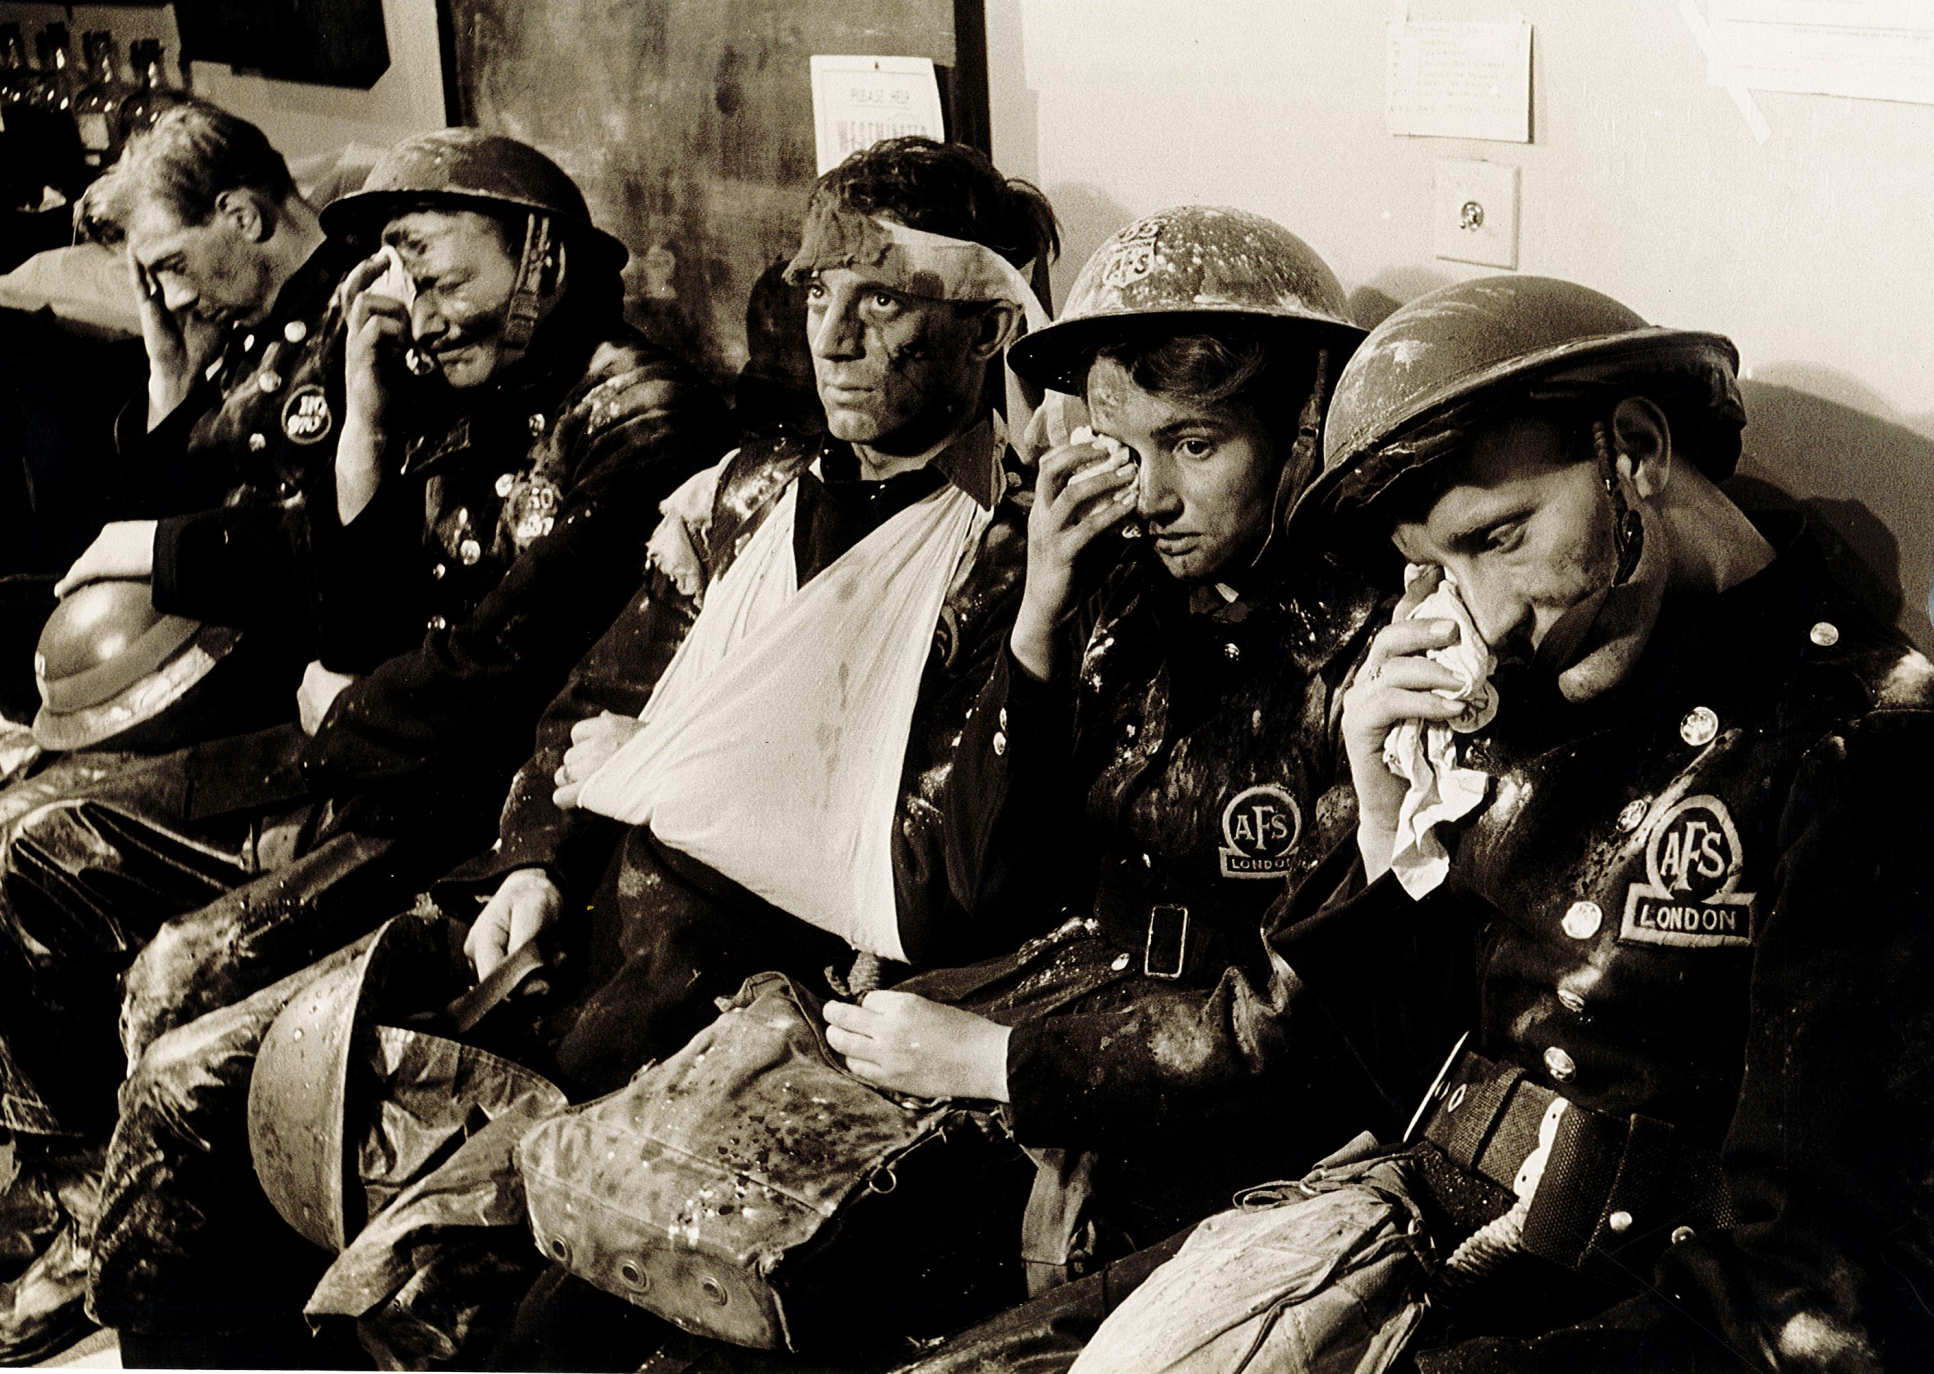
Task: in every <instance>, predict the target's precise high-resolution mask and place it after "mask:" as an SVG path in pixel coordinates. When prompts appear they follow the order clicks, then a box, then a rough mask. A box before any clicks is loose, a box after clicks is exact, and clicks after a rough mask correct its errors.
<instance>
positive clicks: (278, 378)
mask: <svg viewBox="0 0 1934 1374" xmlns="http://www.w3.org/2000/svg"><path fill="white" fill-rule="evenodd" d="M255 384H256V385H257V386H258V387H260V388H262V393H263V394H264V395H267V394H268V393H269V392H271V391H279V390H281V389H282V374H281V373H280V372H274V371H270V372H264V373H263V374H262V375H261V376H260V377H257V378H256V379H255Z"/></svg>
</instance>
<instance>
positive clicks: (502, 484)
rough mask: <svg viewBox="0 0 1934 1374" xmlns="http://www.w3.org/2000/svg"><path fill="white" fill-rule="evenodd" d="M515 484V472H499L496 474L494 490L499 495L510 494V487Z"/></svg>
mask: <svg viewBox="0 0 1934 1374" xmlns="http://www.w3.org/2000/svg"><path fill="white" fill-rule="evenodd" d="M516 484H517V474H516V473H514V472H505V473H499V474H498V476H497V485H496V492H497V494H498V495H499V496H508V495H510V489H511V488H512V487H513V486H515V485H516Z"/></svg>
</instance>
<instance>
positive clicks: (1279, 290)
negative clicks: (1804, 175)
mask: <svg viewBox="0 0 1934 1374" xmlns="http://www.w3.org/2000/svg"><path fill="white" fill-rule="evenodd" d="M77 225H78V227H79V229H80V231H81V232H82V233H83V234H84V235H86V236H87V237H89V238H91V239H92V240H94V241H96V242H98V243H101V244H104V245H108V246H109V247H111V248H112V249H113V250H114V251H115V252H117V253H119V254H120V255H122V256H123V257H124V258H125V260H126V264H127V273H128V280H129V287H130V290H131V291H132V292H133V293H134V295H135V298H136V299H137V300H138V302H139V306H140V318H141V323H142V336H143V344H144V347H145V352H146V355H147V382H146V387H145V390H144V391H143V392H142V393H141V394H138V395H136V396H134V397H132V398H131V399H130V400H129V401H128V403H127V405H126V406H125V408H123V409H122V410H121V411H120V412H119V413H118V414H114V415H106V414H104V415H103V416H102V420H101V429H102V439H101V442H102V445H103V447H104V448H111V453H110V454H109V455H107V456H106V457H104V458H103V460H102V477H101V479H100V482H99V486H100V488H101V496H100V500H101V502H102V509H103V511H104V513H105V514H107V515H110V516H111V517H112V518H111V519H108V520H107V521H106V523H105V524H104V526H103V527H102V529H101V531H100V534H99V537H98V538H96V539H95V540H94V542H93V543H92V544H91V546H89V547H88V548H87V550H86V551H85V552H84V553H83V554H82V555H81V556H80V558H79V559H78V560H77V561H76V562H75V563H74V564H73V566H72V567H71V568H70V569H69V570H68V571H67V572H66V573H65V575H64V576H62V577H61V579H60V581H59V583H58V586H57V591H58V593H59V596H60V600H59V603H58V605H57V606H56V607H55V609H54V610H53V612H52V615H51V617H50V618H49V619H48V620H47V623H46V626H45V628H44V629H43V630H42V631H41V635H40V642H39V648H38V652H37V657H36V664H35V667H36V674H37V680H38V685H39V689H40V695H41V706H40V710H39V714H38V715H37V717H36V718H35V719H34V721H33V722H32V726H31V731H32V741H33V747H31V748H29V749H26V750H24V751H21V750H14V751H12V752H9V753H7V754H6V755H5V761H6V768H7V770H8V771H7V773H6V775H5V777H6V782H5V787H4V790H0V980H3V982H4V986H3V987H0V991H3V992H4V994H5V995H4V996H0V1113H3V1114H4V1119H0V1126H4V1129H5V1133H6V1140H7V1145H8V1153H9V1154H10V1156H11V1159H10V1165H9V1167H7V1168H6V1169H5V1170H4V1171H0V1175H4V1177H5V1183H4V1191H3V1192H0V1358H4V1359H5V1360H6V1361H7V1362H10V1363H31V1362H34V1361H36V1360H40V1359H44V1358H47V1357H49V1356H50V1355H52V1354H54V1353H56V1352H58V1351H60V1350H62V1349H64V1348H65V1347H67V1346H69V1345H71V1344H72V1343H74V1342H75V1341H76V1340H78V1339H79V1338H81V1337H82V1336H83V1335H84V1334H86V1333H87V1332H89V1331H91V1330H92V1329H93V1328H94V1327H95V1326H97V1325H99V1326H106V1327H111V1328H113V1329H114V1331H115V1332H116V1334H117V1337H118V1340H119V1345H120V1352H121V1358H122V1360H123V1362H124V1363H125V1364H127V1365H128V1366H203V1367H291V1366H295V1367H302V1366H307V1367H344V1368H357V1367H362V1368H368V1367H380V1368H390V1369H487V1368H500V1369H565V1370H572V1369H577V1370H597V1369H610V1370H636V1369H649V1370H661V1371H693V1372H695V1374H696V1372H700V1371H704V1372H707V1374H732V1372H734V1371H757V1372H759V1374H764V1372H765V1371H799V1372H801V1374H804V1372H805V1371H853V1372H854V1374H871V1372H872V1371H886V1370H899V1369H907V1370H918V1371H921V1374H941V1371H947V1372H948V1374H1039V1372H1043V1371H1065V1370H1070V1369H1072V1370H1075V1371H1078V1374H1158V1372H1160V1371H1189V1372H1190V1374H1225V1372H1226V1374H1235V1371H1243V1370H1248V1371H1259V1372H1260V1371H1271V1372H1272V1374H1290V1372H1294V1371H1308V1372H1309V1374H1331V1372H1332V1371H1355V1372H1356V1374H1377V1371H1384V1370H1395V1371H1406V1372H1407V1374H1477V1371H1527V1372H1528V1371H1566V1372H1567V1374H1570V1372H1571V1371H1587V1372H1588V1374H1590V1372H1596V1371H1603V1372H1604V1374H1614V1372H1618V1374H1627V1372H1629V1374H1637V1372H1638V1371H1646V1372H1648V1374H1652V1372H1664V1374H1678V1372H1683V1374H1708V1372H1710V1374H1722V1372H1724V1374H1732V1372H1733V1371H1737V1370H1741V1369H1749V1370H1767V1371H1784V1370H1797V1371H1819V1372H1820V1374H1865V1372H1866V1371H1882V1370H1901V1369H1911V1368H1918V1367H1921V1366H1922V1365H1924V1364H1925V1363H1926V1362H1927V1360H1928V1359H1929V1358H1930V1357H1931V1356H1934V1316H1931V1315H1930V1303H1934V920H1930V914H1931V913H1934V845H1930V844H1929V842H1928V837H1929V836H1930V834H1934V790H1930V788H1929V787H1928V786H1927V779H1928V778H1929V777H1930V776H1934V666H1930V664H1929V662H1928V661H1927V660H1926V659H1925V658H1923V657H1922V656H1921V655H1920V654H1919V653H1918V652H1916V651H1915V650H1914V649H1913V648H1912V647H1911V646H1910V645H1909V643H1908V642H1907V640H1906V639H1905V638H1903V636H1902V635H1901V634H1900V633H1899V632H1898V631H1897V630H1896V629H1894V628H1893V627H1892V626H1891V625H1889V624H1886V623H1883V622H1882V621H1881V620H1880V619H1878V618H1877V617H1875V616H1874V615H1873V614H1871V613H1870V612H1869V610H1867V609H1866V608H1865V603H1864V601H1863V599H1862V597H1861V596H1860V595H1859V594H1858V593H1857V592H1856V591H1854V590H1851V588H1854V587H1857V586H1859V585H1861V579H1862V577H1863V576H1864V574H1863V572H1862V570H1860V569H1858V568H1854V567H1850V566H1848V565H1847V564H1846V562H1845V558H1846V555H1845V553H1844V550H1843V548H1842V546H1840V545H1839V544H1838V543H1837V542H1835V541H1833V540H1831V539H1830V538H1828V537H1827V536H1826V535H1825V534H1824V533H1823V532H1821V531H1819V530H1817V529H1811V528H1809V527H1808V526H1807V523H1806V521H1805V519H1804V517H1803V516H1802V515H1801V513H1800V512H1799V511H1798V510H1797V509H1796V508H1795V507H1793V506H1792V505H1791V504H1790V503H1782V504H1777V505H1772V504H1767V503H1765V502H1760V503H1755V504H1754V508H1753V509H1750V510H1748V509H1745V508H1742V506H1741V505H1740V504H1737V503H1736V502H1735V499H1734V497H1733V496H1730V495H1728V487H1727V486H1726V484H1727V482H1728V479H1729V478H1730V477H1731V476H1732V473H1733V469H1734V466H1735V464H1736V463H1737V461H1738V459H1739V456H1740V436H1741V429H1742V426H1743V425H1744V422H1745V418H1746V417H1745V411H1744V407H1743V403H1742V400H1741V393H1740V389H1739V385H1738V380H1737V378H1738V370H1739V359H1738V355H1737V352H1736V350H1735V349H1734V347H1733V345H1732V344H1731V342H1730V341H1728V340H1727V339H1726V338H1724V337H1722V336H1720V335H1717V334H1711V333H1702V332H1694V331H1689V330H1682V329H1672V328H1662V327H1657V326H1653V325H1650V324H1648V323H1647V322H1646V321H1645V320H1644V319H1642V318H1641V317H1640V316H1639V315H1637V314H1636V313H1634V312H1633V311H1632V310H1630V309H1628V308H1627V307H1625V306H1624V305H1622V304H1620V303H1619V302H1617V301H1614V300H1612V299H1610V298H1608V297H1606V296H1603V295H1601V294H1599V293H1597V292H1595V291H1592V290H1590V289H1587V288H1586V287H1584V286H1580V285H1576V284H1573V283H1570V282H1565V281H1558V280H1554V279H1550V278H1542V277H1534V276H1516V275H1511V276H1492V277H1480V278H1477V279H1474V280H1470V281H1465V282H1461V283H1458V284H1454V285H1451V286H1446V287H1443V288H1441V289H1439V290H1436V291H1433V292H1430V293H1429V294H1426V295H1424V296H1422V297H1420V298H1418V299H1416V300H1414V301H1412V302H1410V303H1409V304H1408V305H1405V306H1402V307H1401V308H1399V309H1397V310H1396V311H1395V312H1394V313H1393V314H1391V315H1389V316H1388V317H1387V318H1385V319H1384V320H1383V321H1382V322H1381V323H1380V324H1378V325H1377V327H1376V328H1375V329H1373V330H1370V331H1368V332H1367V333H1366V331H1365V330H1364V329H1362V328H1360V327H1359V326H1358V325H1357V324H1356V323H1354V322H1353V320H1352V317H1351V311H1350V308H1349V305H1348V302H1347V299H1346V296H1345V293H1344V290H1343V288H1342V287H1341V285H1340V284H1339V283H1338V280H1337V278H1336V276H1335V274H1334V273H1333V272H1332V271H1331V270H1330V268H1329V267H1328V266H1327V265H1326V264H1325V263H1324V261H1323V260H1322V259H1321V258H1320V257H1318V256H1317V255H1316V253H1314V252H1313V251H1312V250H1311V249H1310V248H1309V247H1308V246H1307V245H1306V244H1305V243H1304V242H1303V241H1302V240H1301V239H1299V238H1298V237H1296V236H1295V235H1294V234H1292V233H1291V232H1290V231H1289V230H1288V229H1286V228H1284V227H1282V226H1280V225H1278V224H1276V223H1274V222H1272V221H1270V220H1268V219H1265V218H1263V217H1261V216H1258V215H1256V214H1252V213H1249V212H1246V211H1243V210H1237V209H1229V208H1220V207H1212V206H1181V207H1177V208H1174V209H1170V210H1166V211H1162V212H1160V213H1157V214H1154V215H1150V216H1148V217H1146V218H1143V219H1140V220H1137V221H1136V222H1134V223H1132V224H1129V225H1127V226H1126V227H1124V228H1122V229H1121V230H1120V231H1119V232H1117V233H1115V234H1114V235H1113V236H1112V237H1111V238H1109V239H1108V240H1107V241H1106V242H1105V243H1103V244H1102V246H1101V247H1100V248H1099V249H1098V250H1097V251H1096V252H1095V254H1094V256H1093V257H1092V258H1091V259H1090V260H1089V261H1088V262H1087V263H1086V265H1085V266H1083V267H1082V269H1081V271H1080V273H1079V274H1078V275H1077V276H1076V278H1075V279H1074V282H1073V286H1072V288H1071V289H1070V291H1069V294H1068V298H1067V301H1066V304H1065V307H1064V309H1063V310H1062V312H1061V314H1060V316H1059V317H1058V318H1054V319H1051V318H1050V316H1049V313H1048V311H1047V310H1046V309H1045V308H1044V306H1043V304H1042V302H1041V300H1040V299H1039V298H1038V296H1037V294H1036V291H1035V289H1034V287H1033V286H1032V285H1031V284H1030V283H1031V281H1037V280H1045V277H1044V275H1043V273H1044V269H1045V267H1046V265H1047V263H1048V262H1049V261H1051V260H1052V258H1053V257H1054V255H1055V254H1056V253H1057V251H1058V249H1059V237H1058V230H1057V226H1056V221H1055V217H1054V213H1053V211H1052V209H1051V208H1050V206H1049V204H1048V202H1047V200H1046V199H1045V198H1044V197H1043V196H1042V194H1041V193H1040V192H1039V191H1038V190H1036V189H1035V188H1034V187H1032V186H1030V185H1028V184H1027V183H1025V182H1023V181H1019V180H1014V179H1010V178H1007V177H1004V176H1003V175H1002V174H1001V173H1000V172H999V171H998V170H997V169H996V168H995V167H994V165H993V164H992V163H991V162H990V161H989V160H988V158H987V157H986V156H985V155H984V154H982V153H980V152H978V151H975V150H973V149H970V148H968V147H965V146H961V145H954V144H944V143H937V142H934V141H931V140H928V139H924V138H917V137H909V138H900V139H894V140H889V141H886V142H882V143H879V144H875V145H874V146H872V147H871V148H868V149H866V150H863V151H861V152H858V153H855V154H853V155H852V156H851V157H849V158H847V159H846V160H845V161H844V162H842V163H840V164H839V165H838V166H837V167H835V168H834V169H833V170H831V171H829V172H827V173H825V174H824V175H823V176H821V177H820V178H819V179H818V181H817V182H816V183H815V185H814V186H813V188H812V190H811V192H810V195H809V196H808V198H807V200H806V203H805V206H804V213H803V216H802V221H801V225H800V231H799V241H798V248H797V251H796V252H795V253H794V254H793V256H792V257H791V259H790V261H789V262H787V263H785V264H784V266H783V270H782V271H778V272H775V273H773V274H769V280H768V279H762V282H761V290H762V291H763V292H765V293H766V294H767V296H768V297H769V298H768V299H767V300H766V301H765V302H764V303H763V304H760V303H758V302H755V313H757V314H760V315H761V317H762V318H765V317H770V318H774V319H777V318H781V317H783V316H784V314H785V309H784V308H782V306H783V303H785V302H793V303H796V306H797V311H796V313H795V316H794V318H796V319H797V321H798V323H797V325H795V326H794V327H793V328H794V338H793V344H794V345H795V346H796V348H797V350H798V353H797V356H798V358H799V359H800V360H802V361H799V362H798V363H797V365H796V366H795V367H793V369H792V370H793V371H794V372H796V373H803V372H805V371H806V364H805V362H804V361H803V359H805V358H807V357H808V356H809V358H810V369H809V372H810V378H811V383H812V386H813V388H814V389H815V390H816V393H817V399H818V407H819V409H818V413H817V414H807V415H804V416H803V417H802V416H801V414H800V412H799V408H798V407H797V406H794V407H792V408H791V409H790V410H789V411H788V413H787V416H786V418H785V420H784V422H783V423H763V422H760V420H759V418H758V417H756V416H754V415H753V414H752V413H750V408H749V407H747V406H746V405H745V404H744V401H745V396H744V394H742V396H741V406H740V409H739V411H738V412H737V413H734V412H732V411H729V410H728V409H727V408H726V407H725V405H724V404H723V403H722V401H721V400H720V399H719V397H718V396H717V395H716V394H715V393H714V391H713V389H712V388H711V386H710V385H709V384H708V382H707V381H705V380H704V376H703V373H702V371H701V369H699V368H698V367H696V366H695V365H693V363H692V362H690V361H688V360H685V359H681V358H678V357H675V356H673V355H671V354H670V353H668V352H667V351H666V350H664V349H662V348H660V347H658V346H657V345H655V344H653V343H651V342H649V341H648V340H647V339H646V338H644V337H643V336H642V335H641V334H639V333H638V332H636V331H635V330H634V329H632V328H631V327H629V326H628V325H627V324H626V323H625V322H624V288H623V282H622V277H621V270H622V268H623V266H624V264H625V262H626V259H627V252H626V249H625V247H624V245H623V243H622V242H621V241H620V239H619V238H618V237H617V236H616V235H614V234H613V233H612V232H610V228H609V227H600V226H598V225H596V224H594V223H593V221H592V218H591V215H590V213H589V211H588V210H587V206H586V202H585V199H584V197H583V195H582V193H581V192H580V190H579V189H578V187H577V186H576V185H575V184H574V183H573V182H572V180H571V179H570V177H569V176H567V175H566V174H565V173H564V172H563V171H562V170H561V169H560V168H559V167H558V166H557V165H556V164H555V163H554V162H552V161H551V160H550V159H549V158H548V157H547V156H545V155H544V154H543V153H542V152H540V151H539V150H537V149H535V148H533V147H531V146H529V145H528V144H525V143H523V142H520V141H518V140H515V139H512V138H508V137H504V136H501V135H494V134H487V133H482V132H479V131H476V130H471V129H448V130H444V131H442V132H439V133H434V134H427V135H423V136H419V137H413V138H410V139H408V140H406V141H404V142H403V143H400V144H398V145H397V146H396V147H394V148H392V149H390V150H389V151H388V152H387V153H386V154H385V155H384V156H383V157H382V158H381V159H380V160H379V161H378V162H377V163H376V165H375V167H374V169H373V170H372V171H371V172H370V174H369V177H368V180H367V182H366V184H365V185H364V186H363V188H362V189H361V190H360V191H358V192H354V193H351V194H348V195H346V196H343V197H342V198H340V199H337V200H335V201H333V202H332V203H330V204H328V205H325V206H321V207H320V208H318V207H317V206H315V205H312V204H310V203H309V202H308V201H307V200H305V199H304V198H303V196H302V195H301V194H300V193H299V192H298V191H297V189H296V188H295V186H294V184H293V183H292V182H291V181H290V179H289V175H288V172H287V169H286V166H285V164H284V162H283V159H282V158H281V156H280V155H278V154H277V153H276V151H275V150H274V149H273V148H272V147H270V146H269V144H268V143H267V142H266V141H265V140H264V138H263V137H262V135H261V134H260V132H259V131H257V130H256V129H254V128H253V127H252V126H250V125H248V124H247V123H245V122H243V121H241V120H238V119H235V118H233V117H231V116H229V115H227V114H225V113H223V112H221V111H220V110H218V109H216V108H214V107H212V106H209V105H206V104H200V103H190V104H185V105H183V106H181V107H179V108H177V109H174V110H171V111H170V112H168V113H167V114H165V115H164V116H163V117H162V118H161V119H160V121H159V122H158V123H157V124H156V126H155V127H154V129H153V130H152V131H151V132H149V133H147V134H144V135H140V136H137V137H136V138H134V139H132V140H131V141H130V143H129V146H128V148H127V150H126V152H125V154H124V155H123V156H122V158H121V159H120V160H119V162H118V163H116V164H115V165H114V166H113V167H112V168H111V169H110V170H109V171H108V172H107V173H106V174H105V175H104V176H103V177H102V178H101V179H100V180H99V181H97V182H96V183H95V184H94V185H93V186H91V187H90V188H89V189H88V191H87V193H86V195H85V196H84V197H83V198H82V200H81V201H80V203H79V204H78V206H77ZM774 302H781V303H782V304H781V305H775V304H774ZM801 328H803V337H799V336H798V333H797V331H798V330H799V329H801ZM772 370H773V373H774V375H783V374H785V373H786V371H787V365H786V364H784V363H777V364H774V366H773V369H772ZM755 389H756V388H752V387H747V388H744V389H743V390H744V391H747V392H749V391H753V390H755ZM1742 499H1743V497H1742ZM1761 506H1764V507H1765V508H1763V509H1762V508H1761ZM22 724H23V725H24V723H22ZM22 734H24V730H23V729H18V728H17V729H16V730H15V731H14V735H10V736H9V737H8V738H9V739H13V738H14V737H15V736H18V735H22ZM1447 1056H1448V1057H1447Z"/></svg>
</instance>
